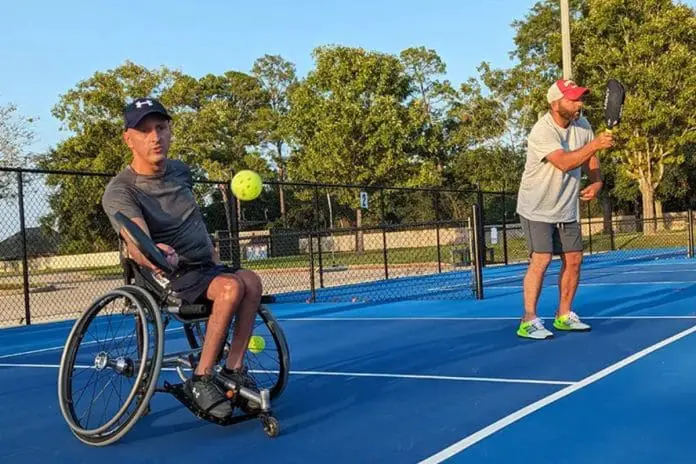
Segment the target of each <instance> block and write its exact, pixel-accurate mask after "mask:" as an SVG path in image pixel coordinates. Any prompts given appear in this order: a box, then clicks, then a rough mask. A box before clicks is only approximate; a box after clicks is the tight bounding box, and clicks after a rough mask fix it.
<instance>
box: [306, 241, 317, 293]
mask: <svg viewBox="0 0 696 464" xmlns="http://www.w3.org/2000/svg"><path fill="white" fill-rule="evenodd" d="M313 235H314V234H313V233H312V232H310V233H309V234H308V236H309V286H310V289H311V292H312V297H311V299H310V301H311V302H312V303H316V301H317V291H316V285H315V284H314V244H313V243H312V241H313V240H314V237H313Z"/></svg>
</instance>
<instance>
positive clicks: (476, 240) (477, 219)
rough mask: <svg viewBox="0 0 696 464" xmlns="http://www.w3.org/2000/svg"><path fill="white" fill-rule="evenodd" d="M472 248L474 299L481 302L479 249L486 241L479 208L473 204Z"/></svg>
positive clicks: (480, 260)
mask: <svg viewBox="0 0 696 464" xmlns="http://www.w3.org/2000/svg"><path fill="white" fill-rule="evenodd" d="M472 216H473V219H474V223H473V225H472V226H473V227H472V229H473V230H472V232H473V247H474V253H472V254H473V256H474V260H473V262H472V263H471V265H472V266H473V271H474V276H473V278H474V281H475V282H476V299H478V300H483V261H484V260H483V255H482V253H481V248H485V246H486V241H485V236H484V235H483V234H482V233H481V230H482V228H481V224H480V223H481V220H482V218H481V209H480V206H479V205H477V204H474V206H473V215H472Z"/></svg>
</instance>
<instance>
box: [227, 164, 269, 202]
mask: <svg viewBox="0 0 696 464" xmlns="http://www.w3.org/2000/svg"><path fill="white" fill-rule="evenodd" d="M262 189H263V181H262V180H261V176H259V175H258V174H257V173H256V172H254V171H251V170H249V169H244V170H242V171H239V172H238V173H237V174H235V175H234V177H233V178H232V193H233V194H234V196H235V197H237V198H239V199H240V200H242V201H251V200H254V199H256V198H257V197H258V196H259V195H261V190H262Z"/></svg>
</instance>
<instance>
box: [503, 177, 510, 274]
mask: <svg viewBox="0 0 696 464" xmlns="http://www.w3.org/2000/svg"><path fill="white" fill-rule="evenodd" d="M505 187H506V185H505V184H504V183H503V193H502V197H503V262H505V265H506V266H507V265H508V259H509V258H508V244H507V197H506V195H505Z"/></svg>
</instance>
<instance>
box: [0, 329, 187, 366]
mask: <svg viewBox="0 0 696 464" xmlns="http://www.w3.org/2000/svg"><path fill="white" fill-rule="evenodd" d="M175 330H183V327H174V328H171V329H166V330H165V332H173V331H175ZM66 337H67V335H66ZM127 337H130V335H124V336H122V337H116V338H112V339H110V340H109V341H112V340H121V339H124V338H127ZM66 343H67V340H66ZM95 343H99V342H97V341H94V342H84V343H82V345H94V344H95ZM63 348H65V345H60V346H51V347H49V348H39V349H36V350H30V351H22V352H20V353H10V354H3V355H2V356H0V359H4V358H13V357H15V356H22V355H25V354H34V353H45V352H47V351H54V350H62V349H63Z"/></svg>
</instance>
